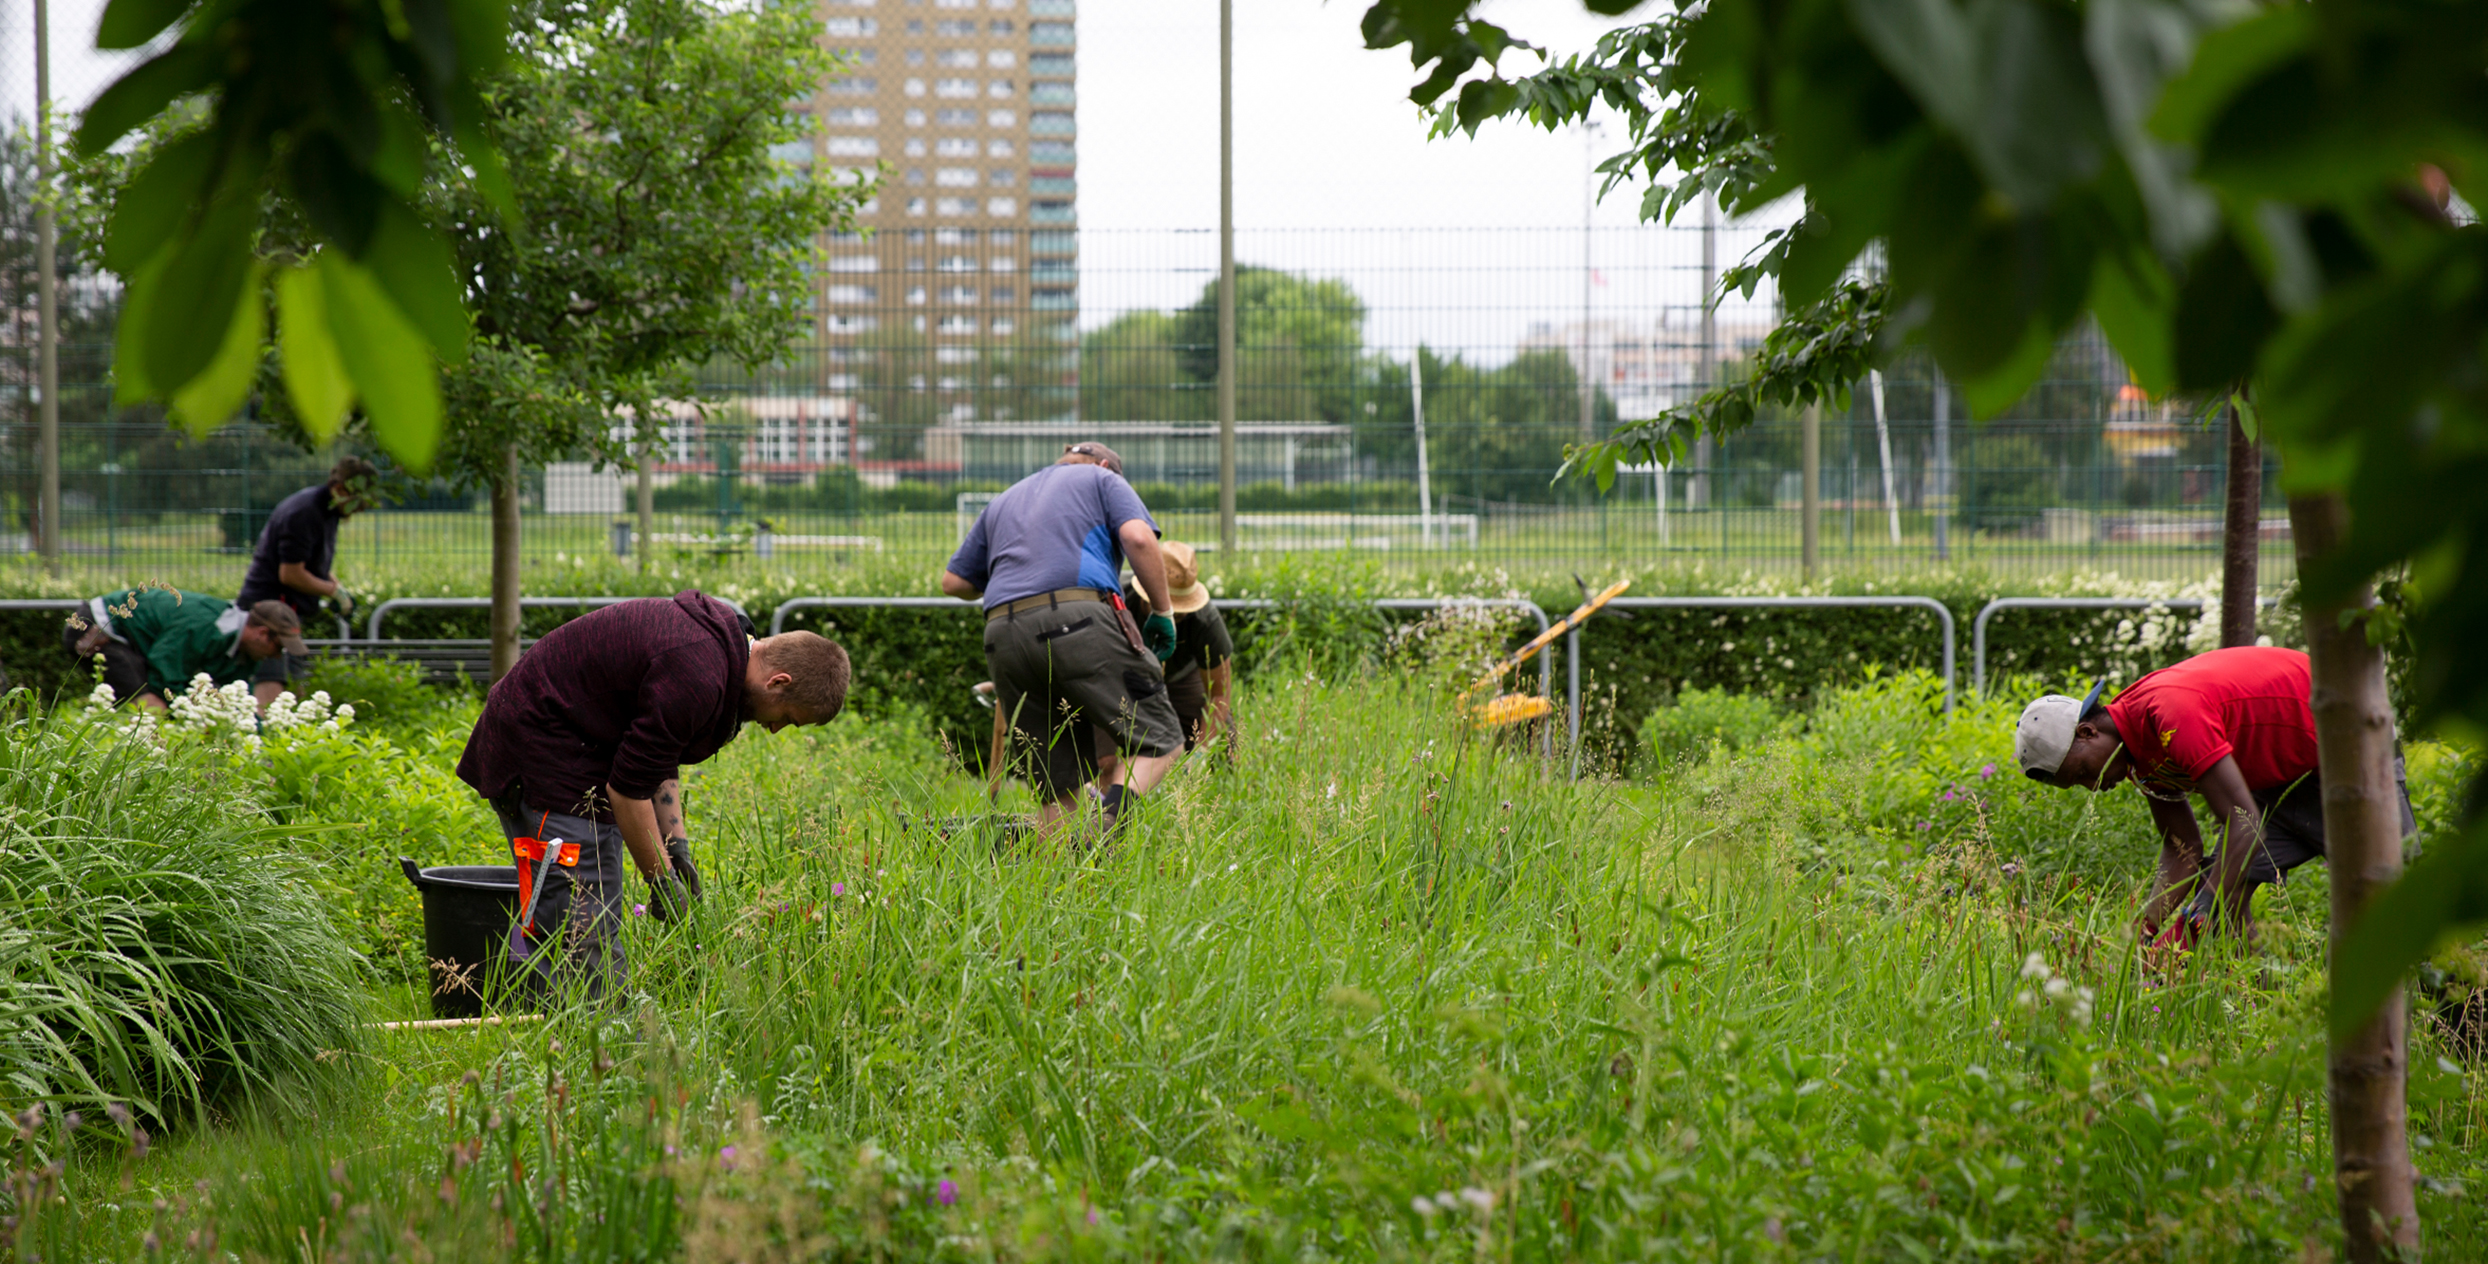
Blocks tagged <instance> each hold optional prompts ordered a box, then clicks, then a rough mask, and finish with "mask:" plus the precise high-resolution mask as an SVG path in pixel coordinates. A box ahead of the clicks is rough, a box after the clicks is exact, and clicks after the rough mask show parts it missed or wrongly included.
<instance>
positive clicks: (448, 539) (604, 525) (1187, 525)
mask: <svg viewBox="0 0 2488 1264" xmlns="http://www.w3.org/2000/svg"><path fill="white" fill-rule="evenodd" d="M1464 512H1465V511H1464ZM623 516H624V517H628V515H623ZM1402 516H1405V515H1402ZM769 517H770V520H771V522H772V525H773V526H774V528H775V531H776V533H777V535H778V536H779V537H780V541H781V542H779V543H777V544H775V545H774V546H773V554H772V556H771V557H770V558H767V559H762V558H758V557H755V556H753V551H752V543H751V540H750V535H751V533H752V532H753V530H754V528H755V519H754V518H752V517H750V516H745V517H741V518H738V519H735V520H733V521H731V522H729V523H728V524H726V525H725V526H724V527H723V528H722V529H721V527H720V525H719V520H718V519H717V518H716V517H715V516H714V515H702V514H674V513H665V514H659V515H658V516H657V522H656V530H657V532H658V533H659V534H660V535H661V536H664V537H668V538H667V539H665V540H661V541H660V543H659V544H658V547H657V554H656V556H657V557H658V558H659V559H660V560H666V561H674V560H679V559H690V558H699V559H703V560H706V559H709V558H711V557H712V556H713V555H715V554H716V553H717V552H718V551H719V549H720V548H722V549H723V550H724V553H725V555H726V556H727V557H729V558H731V559H735V561H736V564H737V565H738V566H740V567H743V568H747V569H749V570H751V571H753V572H754V573H756V574H757V573H778V574H784V575H798V576H800V575H821V576H833V575H838V574H841V573H847V572H852V571H853V570H855V569H856V568H858V567H867V568H869V567H870V566H872V565H874V564H876V563H884V564H891V565H896V566H903V567H905V568H907V569H908V570H909V571H910V572H911V573H926V572H929V571H931V570H932V569H933V568H937V567H938V566H940V564H941V563H942V562H943V561H945V560H946V559H948V557H949V556H950V552H951V550H952V549H953V548H954V547H955V546H956V545H957V543H958V538H959V520H958V517H957V516H956V515H955V514H951V513H888V514H871V515H863V516H854V517H849V516H839V515H827V514H821V515H813V514H772V515H769ZM1160 518H1161V523H1160V525H1161V526H1162V527H1163V528H1164V529H1165V531H1166V533H1167V534H1168V536H1169V537H1170V538H1176V539H1183V540H1188V541H1192V542H1194V543H1196V544H1203V545H1215V543H1216V541H1217V538H1218V522H1217V516H1216V515H1215V514H1210V513H1201V512H1194V511H1172V512H1168V513H1165V514H1162V515H1160ZM613 521H614V519H613V518H612V517H610V516H608V515H601V514H550V515H548V514H533V513H531V514H529V515H528V516H527V517H526V518H525V520H524V528H523V539H524V542H525V553H526V555H527V557H528V558H529V559H530V560H531V561H532V562H537V563H545V562H550V561H552V560H553V559H554V558H555V557H556V555H559V556H560V557H562V558H565V559H567V558H572V557H579V556H589V557H606V556H610V555H611V553H612V523H613ZM1412 521H1413V519H1412ZM2189 521H2191V522H2193V523H2194V524H2195V525H2196V526H2202V525H2204V524H2207V523H2209V524H2211V525H2212V527H2213V530H2212V531H2211V533H2210V534H2209V535H2203V536H2200V538H2198V537H2197V536H2196V535H2190V534H2186V533H2184V532H2180V531H2177V530H2176V528H2177V526H2178V525H2179V524H2177V523H2176V522H2174V521H2173V520H2172V521H2171V522H2170V523H2166V524H2160V525H2161V526H2163V527H2166V528H2167V531H2165V532H2163V534H2161V535H2156V536H2153V537H2151V538H2149V539H2113V540H2111V539H2101V540H2098V541H2096V542H2094V541H2092V540H2089V539H2087V538H2084V539H2057V540H2049V539H2044V538H2035V537H2032V536H2029V535H2026V534H2021V533H2018V532H2016V533H1997V532H1977V531H1969V530H1965V529H1962V528H1960V527H1959V526H1957V525H1956V526H1955V527H1954V528H1953V529H1952V530H1951V531H1950V532H1949V534H1948V539H1947V544H1946V548H1945V550H1944V551H1943V552H1942V553H1941V554H1940V555H1939V553H1938V550H1937V548H1936V545H1935V539H1934V534H1933V528H1932V525H1931V523H1930V522H1929V520H1928V516H1927V515H1925V514H1923V513H1913V514H1910V515H1907V516H1906V517H1905V518H1904V519H1903V534H1902V538H1901V542H1900V543H1898V544H1893V543H1891V542H1890V538H1889V524H1888V523H1887V521H1886V520H1885V518H1884V517H1883V515H1882V514H1881V513H1880V512H1878V511H1876V510H1875V509H1874V508H1873V507H1872V506H1867V507H1863V508H1860V509H1858V510H1856V511H1855V512H1852V511H1850V510H1848V509H1846V508H1832V509H1827V510H1825V512H1824V516H1823V528H1822V530H1823V535H1822V541H1821V551H1822V564H1823V565H1824V566H1825V567H1827V568H1829V569H1830V570H1833V571H1840V572H1855V573H1863V574H1873V575H1893V574H1914V573H1922V572H1925V571H1927V570H1928V569H1930V568H1935V567H1941V566H1957V567H1963V568H1968V569H1972V570H1977V571H1981V572H1986V573H1991V574H1994V575H1997V576H2000V577H2010V578H2015V579H2024V580H2028V579H2037V578H2042V577H2045V576H2051V575H2057V574H2061V573H2064V572H2069V571H2077V570H2091V571H2115V572H2117V573H2119V574H2121V575H2125V576H2128V577H2130V578H2135V579H2155V580H2165V579H2179V580H2192V579H2195V578H2198V577H2199V576H2201V575H2203V574H2204V573H2205V572H2207V571H2211V570H2214V569H2216V568H2217V567H2218V565H2219V556H2220V554H2219V542H2218V534H2217V529H2216V522H2214V520H2212V519H2206V518H2202V516H2201V515H2195V517H2194V518H2193V519H2189ZM704 539H714V540H718V541H722V542H723V543H722V544H711V543H707V542H704ZM1385 540H1387V541H1388V542H1389V547H1375V544H1376V542H1379V541H1385ZM1351 541H1355V542H1359V543H1358V545H1357V546H1356V547H1345V546H1346V545H1348V544H1349V543H1350V542H1351ZM69 543H70V552H69V555H68V557H67V558H66V561H65V565H66V566H67V567H68V568H69V569H71V570H73V571H75V572H77V573H79V574H81V575H86V576H92V577H94V578H95V579H96V580H97V581H98V582H111V581H113V580H114V579H116V578H117V579H121V580H122V581H123V582H128V581H129V579H130V578H133V577H162V578H165V579H168V580H171V581H174V582H181V583H191V584H195V585H196V586H200V587H203V588H205V589H207V590H210V591H215V590H222V589H229V588H232V587H235V586H238V585H239V583H240V580H241V575H242V571H243V569H244V567H245V566H246V565H247V564H248V561H249V558H248V556H247V554H246V552H245V551H241V550H227V549H223V547H222V546H223V537H222V536H221V535H220V534H219V533H218V531H217V528H216V525H215V523H214V521H213V520H212V519H210V518H209V517H207V516H205V515H190V516H178V515H176V516H167V517H165V518H163V519H161V520H160V521H157V522H154V523H152V524H149V525H142V526H131V527H127V528H120V529H115V530H109V531H107V530H103V529H101V528H98V527H93V526H86V525H80V526H78V527H73V529H72V531H71V533H70V542H69ZM1800 544H1801V540H1800V529H1799V515H1798V513H1797V511H1796V510H1795V509H1794V508H1793V507H1787V508H1751V509H1747V508H1739V509H1733V510H1729V511H1726V512H1724V513H1700V512H1693V513H1688V512H1684V511H1681V510H1678V511H1674V512H1671V513H1670V514H1669V515H1668V521H1667V524H1666V526H1665V527H1664V528H1662V527H1661V526H1660V523H1659V519H1658V516H1657V515H1656V513H1655V512H1654V511H1653V509H1652V507H1651V506H1650V505H1649V503H1648V502H1647V501H1646V500H1645V501H1642V502H1639V503H1635V502H1632V501H1630V500H1616V501H1609V502H1605V503H1604V504H1602V505H1600V506H1598V507H1592V508H1553V507H1549V508H1546V509H1543V510H1538V509H1535V508H1531V509H1530V510H1529V511H1528V512H1512V513H1488V514H1486V515H1485V516H1484V517H1483V519H1482V521H1481V522H1480V523H1479V526H1478V530H1477V539H1476V543H1475V545H1474V546H1473V547H1472V546H1470V545H1468V544H1467V543H1466V542H1465V538H1463V540H1462V541H1461V542H1459V543H1456V544H1447V545H1444V546H1440V547H1436V548H1430V549H1429V548H1424V547H1420V546H1419V544H1418V541H1417V538H1416V533H1415V530H1414V528H1412V527H1409V526H1408V525H1407V524H1405V523H1401V524H1397V525H1394V526H1391V527H1388V528H1384V527H1376V526H1373V525H1371V524H1369V525H1368V526H1366V527H1364V528H1360V529H1356V530H1353V531H1352V530H1350V529H1349V528H1347V527H1342V526H1320V525H1316V526H1293V527H1270V528H1266V529H1259V530H1254V531H1247V532H1245V533H1244V536H1243V539H1242V551H1244V552H1245V553H1247V554H1249V555H1253V556H1254V558H1255V560H1257V561H1258V560H1267V559H1274V558H1276V557H1279V556H1287V555H1292V556H1299V557H1302V558H1305V559H1308V560H1316V561H1330V560H1338V561H1350V562H1355V563H1363V564H1375V565H1380V566H1384V567H1387V568H1389V569H1393V570H1398V571H1405V572H1411V573H1424V572H1429V571H1437V570H1442V569H1446V568H1448V567H1452V566H1458V565H1463V564H1470V565H1476V564H1483V565H1489V566H1502V567H1510V568H1513V569H1515V570H1533V569H1547V570H1552V571H1557V572H1560V571H1562V570H1564V569H1566V568H1584V567H1598V566H1605V565H1616V564H1632V565H1639V566H1662V565H1674V566H1691V565H1695V564H1700V565H1705V566H1708V567H1710V568H1711V569H1713V570H1716V571H1720V572H1722V573H1725V574H1736V573H1738V572H1741V571H1748V570H1750V571H1755V572H1758V573H1766V574H1784V575H1795V574H1796V573H1798V571H1799V569H1800V562H1801V560H1802V558H1801V548H1800ZM491 558H492V547H491V523H490V519H489V517H488V516H487V515H485V514H482V513H418V512H399V511H390V512H385V513H377V514H366V515H362V516H360V517H357V518H355V519H353V520H351V521H349V522H348V523H346V525H345V527H344V529H343V531H342V532H341V534H340V536H339V540H338V567H339V573H340V574H343V575H346V576H348V577H349V578H351V577H352V576H353V575H355V574H356V573H358V572H359V573H363V574H371V573H375V572H387V571H391V570H395V569H402V568H404V567H406V566H407V565H409V564H413V565H415V566H417V567H424V566H437V565H446V564H455V565H463V566H465V567H468V568H470V569H473V570H476V571H477V572H478V573H480V572H481V571H482V570H483V569H485V568H487V567H489V565H490V563H491ZM2261 573H2262V576H2263V580H2264V582H2265V583H2266V585H2267V586H2278V585H2280V584H2284V583H2286V582H2287V581H2288V579H2289V577H2290V576H2291V575H2292V574H2294V573H2295V559H2294V555H2293V554H2292V552H2291V549H2290V545H2289V542H2288V541H2287V540H2286V539H2275V540H2271V541H2267V542H2266V544H2265V547H2264V550H2263V559H2262V571H2261Z"/></svg>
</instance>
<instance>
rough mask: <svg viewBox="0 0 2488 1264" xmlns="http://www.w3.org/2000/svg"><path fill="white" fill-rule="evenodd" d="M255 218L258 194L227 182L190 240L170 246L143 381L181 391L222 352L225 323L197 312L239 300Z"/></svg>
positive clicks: (252, 265) (250, 263) (225, 308)
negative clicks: (213, 321)
mask: <svg viewBox="0 0 2488 1264" xmlns="http://www.w3.org/2000/svg"><path fill="white" fill-rule="evenodd" d="M258 222H259V199H258V198H257V197H255V196H252V195H250V194H249V193H244V192H236V191H234V190H233V189H231V188H230V186H228V188H227V190H226V191H225V193H224V195H223V196H221V197H219V198H218V199H217V200H216V202H215V203H214V204H213V205H211V206H210V207H209V208H208V212H207V217H206V218H205V219H203V220H201V221H200V223H199V227H198V230H197V231H196V232H195V233H193V234H191V236H190V239H189V240H188V241H183V242H178V243H176V244H175V245H174V246H173V257H172V259H171V261H170V262H168V263H167V264H166V265H165V267H164V274H163V276H162V277H161V278H160V279H159V280H158V283H157V284H158V288H157V291H156V297H155V302H154V303H153V305H152V306H151V308H150V310H149V311H148V313H147V318H146V319H147V332H146V343H145V345H144V346H143V347H142V348H141V350H142V353H143V356H144V359H145V361H146V375H147V380H148V381H149V382H151V383H153V384H154V386H155V388H156V390H158V391H161V392H166V393H168V394H169V393H171V392H176V391H179V390H181V389H182V388H184V387H186V386H188V385H189V384H190V379H192V378H193V377H196V376H198V375H199V373H200V372H202V371H203V370H205V369H206V368H207V366H208V363H209V361H211V360H213V359H215V358H216V357H217V356H218V355H220V354H221V351H222V347H223V341H224V336H225V328H226V327H225V326H224V325H223V324H221V323H219V324H213V325H210V324H205V323H203V322H201V321H200V320H199V319H198V315H199V313H202V312H230V311H232V310H234V307H235V304H237V303H238V302H240V301H241V294H242V291H243V288H244V285H245V283H246V281H247V280H248V279H249V278H250V277H251V275H252V274H253V273H254V271H255V270H256V267H257V264H256V261H255V260H254V259H253V258H252V255H251V239H252V237H253V235H254V233H255V230H256V229H257V228H258ZM219 420H221V418H220V419H219Z"/></svg>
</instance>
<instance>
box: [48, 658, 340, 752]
mask: <svg viewBox="0 0 2488 1264" xmlns="http://www.w3.org/2000/svg"><path fill="white" fill-rule="evenodd" d="M117 701H118V699H116V698H115V697H114V696H113V691H112V686H110V685H107V684H103V683H101V682H98V683H97V684H96V686H95V688H94V689H93V690H92V691H90V692H89V693H88V694H87V696H86V705H87V710H88V711H89V712H90V713H91V714H94V715H107V714H110V713H111V712H112V710H113V708H114V706H115V704H116V703H117ZM352 723H354V704H352V703H337V702H332V701H330V699H329V696H328V692H327V691H326V690H321V691H319V692H316V693H313V694H312V695H311V696H310V697H308V698H297V697H295V696H294V695H293V694H290V693H280V694H278V695H277V696H276V700H275V701H273V702H271V703H269V704H268V710H267V712H266V713H265V714H262V713H261V712H260V710H259V704H258V701H257V700H256V699H254V698H253V697H252V696H251V687H250V684H249V682H247V681H239V680H237V681H234V682H233V683H231V684H228V685H222V686H220V685H218V684H217V683H216V682H215V681H214V680H211V679H209V678H208V675H207V673H206V672H200V673H199V674H198V675H196V676H193V677H191V678H190V688H189V689H187V690H185V691H183V692H182V693H179V694H176V695H174V696H173V698H172V699H171V700H170V701H168V702H167V703H166V704H165V709H164V715H163V716H162V717H159V716H158V715H157V713H156V711H155V709H154V708H152V707H139V708H137V710H136V711H135V712H134V713H133V714H132V715H131V716H130V718H129V721H128V723H126V724H124V725H123V726H122V731H124V732H126V733H129V734H131V735H132V736H135V737H141V738H144V739H146V740H149V741H161V740H163V738H164V737H165V736H166V735H167V734H168V733H183V734H189V735H194V736H197V737H202V738H207V739H211V740H213V739H219V738H223V739H230V740H232V741H235V742H238V743H239V744H241V745H242V746H244V747H247V748H250V749H253V750H256V749H258V747H259V745H260V739H261V738H262V737H263V736H267V735H271V734H277V733H285V732H288V731H289V730H297V729H308V730H314V731H317V732H320V733H338V732H343V731H344V730H345V728H346V726H348V725H350V724H352Z"/></svg>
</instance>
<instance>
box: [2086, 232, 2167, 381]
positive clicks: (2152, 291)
mask: <svg viewBox="0 0 2488 1264" xmlns="http://www.w3.org/2000/svg"><path fill="white" fill-rule="evenodd" d="M2096 268H2097V270H2096V271H2095V272H2094V273H2093V274H2092V277H2091V315H2092V316H2093V317H2094V318H2096V319H2097V320H2098V321H2099V331H2100V332H2101V333H2102V334H2105V335H2107V338H2108V345H2110V346H2112V347H2115V348H2116V350H2117V354H2118V355H2119V356H2122V357H2124V359H2125V367H2126V368H2127V369H2129V370H2131V371H2132V372H2133V375H2134V381H2135V382H2136V383H2138V384H2140V385H2141V387H2142V389H2143V390H2144V391H2146V392H2148V393H2149V394H2150V395H2151V396H2152V397H2153V398H2155V399H2156V398H2161V397H2165V396H2166V395H2167V394H2168V393H2169V392H2171V391H2174V390H2176V389H2177V353H2176V350H2175V346H2174V335H2173V334H2172V332H2171V331H2170V329H2169V319H2170V317H2171V316H2173V315H2174V314H2175V313H2174V311H2173V309H2174V307H2175V297H2176V296H2175V294H2174V292H2173V290H2174V287H2172V286H2171V285H2170V284H2169V280H2168V273H2167V272H2166V271H2164V270H2162V269H2161V267H2160V264H2159V261H2158V260H2157V259H2154V258H2152V257H2151V256H2150V255H2149V254H2148V253H2146V252H2142V251H2131V252H2127V253H2126V254H2124V255H2123V256H2118V255H2112V254H2106V253H2103V254H2101V255H2100V257H2099V262H2098V264H2097V265H2096Z"/></svg>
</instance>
